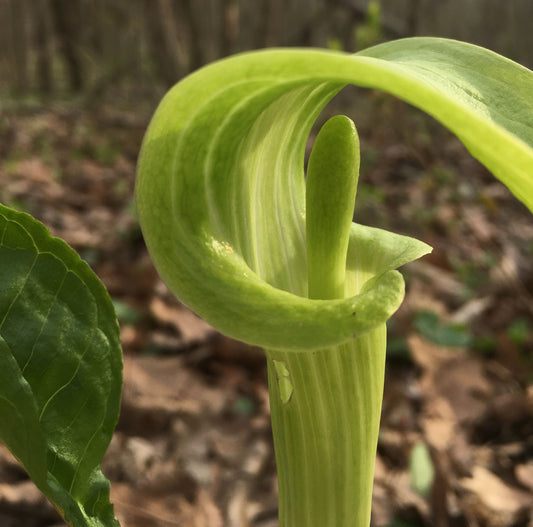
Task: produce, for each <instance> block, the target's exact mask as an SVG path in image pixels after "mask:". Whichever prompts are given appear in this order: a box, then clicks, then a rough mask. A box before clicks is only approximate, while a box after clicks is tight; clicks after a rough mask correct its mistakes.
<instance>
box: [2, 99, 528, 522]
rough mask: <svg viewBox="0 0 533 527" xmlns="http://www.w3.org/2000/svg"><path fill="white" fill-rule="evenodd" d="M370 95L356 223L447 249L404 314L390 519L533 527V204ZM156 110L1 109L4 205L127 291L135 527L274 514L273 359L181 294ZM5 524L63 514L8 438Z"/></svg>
mask: <svg viewBox="0 0 533 527" xmlns="http://www.w3.org/2000/svg"><path fill="white" fill-rule="evenodd" d="M356 95H357V97H358V98H359V100H360V102H359V103H358V105H357V106H355V107H353V108H352V107H351V108H352V111H353V114H354V120H355V121H356V123H358V124H359V128H360V134H361V137H362V152H363V159H362V161H363V163H362V167H363V171H362V176H361V183H360V189H359V193H358V198H357V202H356V220H357V221H360V222H361V223H366V224H369V225H374V226H380V227H384V228H390V229H391V230H394V231H396V232H400V233H404V234H409V235H413V236H416V237H418V238H420V239H423V240H424V241H426V242H427V243H429V244H431V245H432V246H433V247H434V251H433V253H432V254H431V255H429V256H428V257H425V258H424V259H422V260H420V261H419V262H416V263H413V264H409V265H408V266H406V267H405V269H404V275H405V277H406V281H407V295H406V299H405V302H404V304H403V306H402V307H401V309H400V310H399V312H398V313H397V314H396V315H395V317H394V318H393V319H392V321H391V323H390V327H389V349H388V360H387V378H386V385H385V394H384V400H383V413H382V426H381V432H380V438H379V445H378V457H377V462H376V477H375V486H374V501H373V520H372V522H373V523H372V525H373V526H376V527H377V526H390V527H394V526H395V527H401V526H403V527H408V526H411V527H416V526H437V527H440V526H442V527H444V526H448V525H451V526H459V527H461V526H465V527H466V526H468V527H510V526H512V527H527V526H528V527H532V526H533V386H532V383H531V381H532V379H533V322H532V320H533V267H532V265H531V261H532V256H533V221H532V217H531V214H530V212H529V211H528V210H527V209H526V208H525V207H524V206H522V205H521V204H520V203H519V202H518V201H517V200H516V199H515V198H514V197H512V196H511V195H510V194H509V192H508V191H507V190H506V189H505V187H503V186H502V185H501V184H500V183H499V182H498V181H497V180H496V179H494V177H492V176H491V175H490V174H488V173H487V172H486V170H485V169H484V168H483V167H482V166H481V165H479V163H477V161H475V160H474V159H472V158H471V156H470V155H469V154H468V152H466V150H465V149H464V148H463V146H462V145H461V143H460V142H459V141H458V140H457V139H455V138H454V137H453V136H451V135H450V134H449V133H448V132H447V131H445V130H443V129H442V128H441V127H440V126H439V125H438V124H437V123H435V122H434V121H432V120H430V119H428V118H426V117H424V116H422V115H421V114H420V113H419V112H417V111H415V110H413V109H412V108H410V107H408V106H406V105H404V104H402V103H399V102H397V101H394V100H392V99H389V98H385V97H383V96H381V95H379V94H376V93H373V92H365V93H359V92H358V93H357V94H356ZM348 97H349V94H348V95H346V94H345V95H341V97H340V98H339V99H338V100H337V102H336V103H334V104H337V105H338V104H342V103H345V102H346V99H347V98H348ZM350 100H351V99H350ZM376 115H377V117H376ZM148 119H149V112H148V111H145V110H144V109H141V110H139V109H138V110H137V111H136V112H135V113H133V112H132V111H131V110H129V109H119V108H117V107H112V108H109V107H101V108H99V109H98V110H97V111H94V109H91V110H87V109H83V107H78V106H76V105H72V104H70V105H58V104H55V105H48V106H46V107H44V106H38V107H24V106H16V107H12V108H9V109H4V110H2V111H0V183H1V187H0V189H1V190H0V192H1V194H0V200H1V201H2V202H3V203H4V204H7V205H10V206H13V207H15V208H18V209H21V210H25V211H28V212H30V213H31V214H33V215H34V216H35V217H36V218H37V219H39V220H41V221H42V222H44V223H45V224H46V225H47V227H48V228H49V229H50V230H51V231H52V233H53V234H54V235H56V236H60V237H62V238H64V239H65V240H66V241H67V242H68V243H70V244H71V245H72V246H73V247H74V248H75V249H76V250H77V251H78V252H79V253H80V254H81V255H82V257H83V258H84V259H86V260H87V261H88V262H89V264H90V265H91V266H92V268H93V269H94V270H95V272H96V273H97V274H98V276H99V277H100V278H101V279H102V280H103V282H104V283H105V285H106V286H107V288H108V290H109V292H110V294H111V296H112V298H113V300H114V302H115V304H116V308H117V313H118V316H119V320H120V324H121V337H122V344H123V349H124V390H123V401H122V411H121V416H120V421H119V423H118V426H117V429H116V433H115V435H114V437H113V440H112V442H111V445H110V447H109V450H108V453H107V455H106V457H105V459H104V463H103V469H104V472H105V474H106V475H107V477H108V478H109V479H110V480H111V488H112V491H111V498H112V501H113V503H114V506H115V511H116V515H117V518H118V519H119V520H120V522H121V525H123V526H124V527H141V526H142V527H170V526H180V527H218V526H227V527H247V526H250V527H251V526H253V527H274V526H276V525H277V486H276V485H277V484H276V471H275V461H274V454H273V449H272V438H271V431H270V420H269V404H268V391H267V385H266V365H265V360H264V357H263V354H262V352H261V350H258V349H254V348H250V347H248V346H245V345H243V344H240V343H238V342H235V341H232V340H231V339H228V338H226V337H224V336H222V335H220V334H218V333H217V332H216V331H215V330H214V329H212V328H211V327H210V326H208V325H207V324H206V323H205V322H203V321H202V320H201V319H199V318H198V317H197V316H196V315H194V314H193V313H191V312H190V311H188V310H187V309H186V308H185V307H184V306H183V305H181V304H180V303H179V302H178V301H177V300H176V299H175V298H174V297H173V296H172V295H171V294H170V292H169V291H168V290H167V288H166V287H165V285H164V284H163V283H162V282H161V280H160V279H159V278H158V275H157V273H156V271H155V270H154V268H153V266H152V263H151V261H150V258H149V256H148V254H147V252H146V249H145V246H144V243H143V239H142V235H141V232H140V229H139V226H138V223H137V220H136V216H135V207H134V200H133V187H134V177H135V163H136V156H137V153H138V150H139V146H140V143H141V140H142V136H143V133H144V130H145V128H146V125H147V122H148ZM0 525H2V526H4V527H20V526H25V527H44V526H59V525H62V523H61V521H60V519H59V516H58V515H57V514H56V513H55V511H54V510H53V509H52V507H51V506H50V505H49V504H48V503H47V501H46V500H45V499H44V498H43V497H42V496H41V495H40V493H39V492H38V491H37V489H36V488H35V487H34V486H33V484H32V483H31V481H29V480H28V478H27V475H26V474H25V472H24V471H23V469H21V468H20V467H19V465H18V464H17V463H16V461H15V460H14V459H13V458H12V456H11V455H10V453H9V452H8V451H7V449H5V447H2V448H1V449H0Z"/></svg>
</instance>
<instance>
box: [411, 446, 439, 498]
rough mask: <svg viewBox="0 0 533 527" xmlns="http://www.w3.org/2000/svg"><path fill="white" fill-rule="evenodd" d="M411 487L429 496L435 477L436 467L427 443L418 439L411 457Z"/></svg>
mask: <svg viewBox="0 0 533 527" xmlns="http://www.w3.org/2000/svg"><path fill="white" fill-rule="evenodd" d="M409 472H410V476H411V487H412V488H413V489H414V490H416V492H418V493H419V494H421V495H422V496H428V495H429V493H430V492H431V487H432V485H433V481H434V479H435V467H434V466H433V461H431V455H430V453H429V449H428V447H427V445H426V444H425V443H424V442H422V441H418V442H417V443H415V445H414V446H413V449H412V450H411V455H410V457H409Z"/></svg>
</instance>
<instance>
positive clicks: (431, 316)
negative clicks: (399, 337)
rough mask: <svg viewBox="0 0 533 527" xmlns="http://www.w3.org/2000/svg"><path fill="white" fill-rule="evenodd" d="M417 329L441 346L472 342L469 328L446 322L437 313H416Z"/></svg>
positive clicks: (462, 345)
mask: <svg viewBox="0 0 533 527" xmlns="http://www.w3.org/2000/svg"><path fill="white" fill-rule="evenodd" d="M414 326H415V329H416V330H417V331H418V333H420V334H421V335H422V336H423V337H425V338H426V339H428V340H430V341H431V342H434V343H435V344H438V345H439V346H448V347H464V346H468V345H469V344H470V343H471V342H472V337H471V335H470V333H469V332H468V328H467V327H466V326H464V325H462V324H445V323H443V322H442V321H441V320H440V319H439V316H438V315H437V314H436V313H433V312H431V311H421V312H420V313H417V314H416V315H415V320H414Z"/></svg>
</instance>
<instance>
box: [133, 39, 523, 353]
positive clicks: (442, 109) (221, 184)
mask: <svg viewBox="0 0 533 527" xmlns="http://www.w3.org/2000/svg"><path fill="white" fill-rule="evenodd" d="M349 83H351V84H355V85H358V86H363V87H369V88H377V89H381V90H383V91H386V92H389V93H391V94H393V95H396V96H397V97H400V98H402V99H404V100H405V101H407V102H409V103H411V104H413V105H415V106H417V107H419V108H421V109H422V110H424V111H426V112H427V113H429V114H431V115H433V116H434V117H435V118H437V119H438V120H440V121H441V122H442V123H443V124H444V125H445V126H447V127H448V128H449V129H450V130H452V131H453V132H454V133H455V134H456V135H457V136H458V137H459V138H460V139H461V140H462V141H463V142H464V143H465V145H466V146H467V147H468V148H469V150H470V151H471V152H472V154H473V155H474V156H475V157H477V158H478V159H479V160H480V161H481V162H482V163H484V164H485V165H486V166H487V167H488V168H489V169H490V170H492V171H493V172H494V174H495V175H496V177H498V178H500V179H501V180H502V181H503V182H504V183H505V184H506V185H507V186H508V187H509V188H510V189H511V191H512V192H514V193H515V195H516V196H517V197H518V198H519V199H521V200H522V201H523V202H524V203H525V204H526V205H527V206H528V207H529V208H530V209H533V73H532V72H530V71H528V70H527V69H525V68H523V67H521V66H519V65H517V64H515V63H513V62H511V61H509V60H507V59H505V58H503V57H500V56H498V55H496V54H494V53H492V52H489V51H487V50H484V49H481V48H478V47H476V46H472V45H469V44H464V43H460V42H456V41H450V40H444V39H433V38H415V39H407V40H400V41H396V42H392V43H387V44H383V45H380V46H376V47H374V48H371V49H369V50H365V51H364V52H363V53H360V54H356V55H349V54H345V53H341V52H333V51H325V50H310V49H307V50H303V49H290V50H289V49H285V50H279V49H278V50H266V51H260V52H253V53H247V54H242V55H238V56H235V57H232V58H229V59H226V60H223V61H219V62H217V63H214V64H211V65H209V66H207V67H206V68H203V69H201V70H199V71H198V72H196V73H194V74H193V75H190V76H189V77H187V78H186V79H184V80H183V81H181V82H180V83H178V84H177V85H176V86H175V87H174V88H173V89H172V90H171V91H170V92H169V93H168V94H167V95H166V97H165V98H164V100H163V101H162V102H161V105H160V106H159V108H158V110H157V112H156V114H155V116H154V118H153V120H152V122H151V125H150V127H149V130H148V132H147V134H146V137H145V140H144V144H143V148H142V151H141V156H140V160H139V167H138V179H137V189H136V195H137V203H138V211H139V217H140V221H141V226H142V229H143V232H144V236H145V239H146V242H147V244H148V247H149V250H150V252H151V255H152V257H153V259H154V261H155V264H156V266H157V268H158V270H159V272H160V274H161V276H162V277H163V279H164V280H165V282H166V283H167V285H169V287H170V288H171V289H172V290H173V291H174V292H175V293H176V295H177V296H178V297H179V298H180V299H181V300H182V301H183V302H184V303H186V304H187V305H189V306H190V307H191V308H192V309H193V310H194V311H196V312H197V313H198V314H199V315H201V316H202V317H203V318H205V319H206V320H207V321H208V322H209V323H210V324H212V325H213V326H214V327H216V328H217V329H219V330H220V331H222V332H224V333H226V334H228V335H230V336H232V337H234V338H237V339H240V340H243V341H245V342H249V343H252V344H255V345H259V346H262V347H265V348H270V349H285V350H293V351H303V350H308V349H316V348H323V347H327V346H331V345H336V344H339V343H342V342H347V341H349V340H350V339H351V338H353V336H354V335H360V334H363V333H365V332H368V331H371V330H372V329H373V328H375V327H377V326H378V325H380V324H382V323H383V322H384V321H385V320H386V319H387V318H388V317H390V315H391V314H392V313H393V312H394V311H395V310H396V309H397V307H398V306H399V304H400V302H401V300H402V298H403V280H402V279H401V277H400V276H399V275H398V274H397V273H396V271H394V270H387V269H384V268H380V266H379V265H377V263H378V260H379V261H380V260H383V261H386V262H387V263H388V264H389V263H391V262H393V261H394V259H395V257H396V258H397V261H398V262H399V261H401V260H403V258H401V257H400V256H401V255H406V254H408V253H410V257H418V256H420V255H422V254H425V253H426V252H428V247H427V246H425V245H423V244H418V243H417V242H414V241H408V240H406V239H404V238H398V239H396V241H394V242H393V241H391V240H393V238H392V236H393V235H389V234H384V233H383V231H375V235H376V238H375V239H374V241H375V243H376V244H377V245H379V246H382V247H384V246H386V245H387V244H389V245H394V246H395V248H396V249H395V250H396V251H397V252H396V254H393V255H391V254H385V253H383V254H380V256H379V258H378V259H377V260H376V261H375V262H374V263H372V262H371V261H370V260H371V259H372V253H371V254H370V255H367V256H361V255H360V254H359V253H360V252H361V251H360V249H359V248H358V247H357V236H355V235H354V236H352V237H351V238H350V246H349V249H348V251H349V254H352V255H354V254H355V255H356V256H352V258H351V262H354V261H356V262H363V265H365V266H366V267H367V269H368V270H369V271H368V272H366V273H365V272H362V271H361V270H360V269H359V268H358V267H357V266H356V268H355V269H353V268H352V270H350V269H348V271H347V276H346V284H345V294H346V297H347V298H344V299H338V300H314V299H309V298H307V296H308V290H307V256H306V249H305V248H306V240H305V216H306V210H305V181H304V176H303V174H304V168H303V167H304V165H303V163H304V151H305V144H306V141H307V137H308V134H309V131H310V129H311V127H312V125H313V122H314V121H315V119H316V117H317V116H318V114H319V113H320V111H321V110H322V108H323V107H324V106H325V105H326V104H327V102H328V101H329V100H330V99H331V98H332V97H333V96H334V95H335V94H336V93H337V92H338V91H339V90H340V89H341V88H342V87H343V86H344V85H346V84H349ZM354 229H355V232H356V234H357V233H358V231H357V229H358V228H357V227H354ZM366 232H367V233H368V231H366ZM359 234H363V230H360V231H359ZM365 236H366V234H365ZM365 236H363V238H364V237H365ZM367 246H368V244H367ZM370 250H371V251H372V249H370ZM349 260H350V259H349ZM402 263H404V262H402ZM348 264H350V261H349V262H348ZM374 264H375V265H374ZM354 313H355V315H354Z"/></svg>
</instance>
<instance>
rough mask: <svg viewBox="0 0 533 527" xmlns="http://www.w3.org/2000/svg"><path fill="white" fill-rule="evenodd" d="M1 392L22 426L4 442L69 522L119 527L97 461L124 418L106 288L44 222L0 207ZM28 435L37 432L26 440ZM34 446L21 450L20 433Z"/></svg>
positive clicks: (6, 426)
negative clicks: (4, 376) (4, 373)
mask: <svg viewBox="0 0 533 527" xmlns="http://www.w3.org/2000/svg"><path fill="white" fill-rule="evenodd" d="M0 232H1V233H2V236H1V237H0V266H1V268H2V277H3V279H2V284H1V286H0V321H1V322H0V337H1V341H0V351H1V361H2V367H3V368H6V369H8V370H9V371H10V372H11V373H12V375H11V376H10V380H9V382H7V383H6V384H4V383H3V384H2V387H1V390H3V392H2V396H3V397H5V396H6V393H5V392H8V393H7V395H9V392H13V391H14V390H16V391H17V396H16V397H11V398H10V400H11V401H13V404H14V405H15V408H16V411H18V412H19V413H20V414H21V415H22V416H23V418H24V421H23V423H24V426H23V428H22V430H20V431H17V430H12V429H10V423H11V420H10V419H9V412H7V413H5V412H4V413H2V414H0V415H1V416H2V427H1V428H2V430H1V432H2V437H3V439H4V440H5V442H6V444H7V445H8V447H9V448H10V449H12V451H13V452H14V454H15V456H16V457H17V458H18V459H19V461H20V462H21V463H22V464H23V466H24V467H25V468H26V470H27V471H28V473H29V474H30V476H31V477H32V479H33V480H34V481H35V483H36V484H37V485H38V486H39V488H40V489H41V490H42V491H43V492H44V493H45V494H46V495H47V496H48V497H49V499H50V500H51V501H52V502H53V503H54V505H55V506H56V507H57V508H58V510H59V511H60V513H61V514H62V515H63V516H64V518H65V520H66V521H67V522H69V523H70V524H75V525H81V526H85V525H87V526H94V527H96V526H111V525H118V522H117V521H116V519H115V518H114V516H113V508H112V506H111V505H110V503H109V482H108V481H107V480H106V479H105V478H104V476H103V475H102V473H101V469H100V463H101V460H102V457H103V454H104V453H105V450H106V448H107V445H108V444H109V441H110V439H111V435H112V432H113V429H114V427H115V425H116V422H117V419H118V411H119V402H120V390H121V371H122V359H121V350H120V342H119V337H118V327H117V325H116V319H115V317H114V312H113V308H112V304H111V302H110V300H109V297H108V296H107V293H106V291H105V289H104V287H103V285H102V284H101V283H100V282H99V280H98V279H97V278H96V276H95V275H94V273H92V271H91V270H90V269H89V267H88V266H87V264H85V263H84V262H82V261H81V259H80V258H79V257H78V256H77V254H76V253H75V252H74V251H73V250H72V249H71V248H70V247H68V245H67V244H66V243H64V242H63V241H61V240H58V239H56V238H52V237H51V236H50V234H49V233H48V231H47V230H46V229H45V228H44V226H43V225H42V224H40V223H39V222H37V221H36V220H34V219H33V218H31V217H30V216H28V215H26V214H22V213H17V212H15V211H12V210H11V209H8V208H6V207H4V206H0ZM30 431H31V434H30ZM19 432H20V433H21V434H22V436H23V437H24V435H25V436H26V437H30V436H31V440H29V441H26V442H22V443H21V442H17V433H19Z"/></svg>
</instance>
